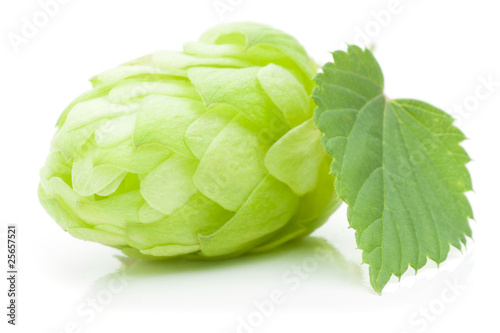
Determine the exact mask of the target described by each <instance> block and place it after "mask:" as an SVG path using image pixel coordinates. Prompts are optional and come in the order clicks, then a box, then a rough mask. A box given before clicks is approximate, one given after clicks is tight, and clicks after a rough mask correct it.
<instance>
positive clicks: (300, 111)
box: [257, 64, 312, 127]
mask: <svg viewBox="0 0 500 333" xmlns="http://www.w3.org/2000/svg"><path fill="white" fill-rule="evenodd" d="M257 77H258V78H259V82H260V84H261V86H262V88H264V90H265V92H266V93H267V95H268V96H269V98H271V100H272V101H273V102H274V104H276V106H277V107H278V109H280V110H281V112H283V114H284V115H285V118H286V120H287V122H288V125H289V126H290V127H295V126H297V125H299V124H301V123H303V122H304V121H305V120H307V119H309V118H311V116H312V114H310V113H309V109H310V108H309V103H310V100H309V95H308V93H307V91H306V90H305V88H304V86H303V85H302V84H301V83H300V82H299V81H298V80H297V79H296V78H295V76H293V75H292V74H290V72H289V71H287V70H286V69H284V68H283V67H281V66H277V65H274V64H269V65H267V66H266V67H264V68H262V69H261V70H260V71H259V73H258V74H257Z"/></svg>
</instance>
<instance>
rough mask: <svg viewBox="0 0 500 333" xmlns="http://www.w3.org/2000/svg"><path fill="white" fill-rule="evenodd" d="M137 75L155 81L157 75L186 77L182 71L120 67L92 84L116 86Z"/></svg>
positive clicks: (103, 74) (151, 67)
mask: <svg viewBox="0 0 500 333" xmlns="http://www.w3.org/2000/svg"><path fill="white" fill-rule="evenodd" d="M137 75H150V76H151V78H152V79H153V78H154V77H155V75H166V76H173V77H176V76H178V77H183V76H186V73H185V71H182V70H176V69H169V70H164V69H159V68H156V67H154V66H148V65H132V66H119V67H115V68H112V69H109V70H107V71H105V72H103V73H101V74H99V75H97V76H96V77H94V78H92V79H91V82H92V83H93V84H94V86H96V85H101V84H104V85H111V84H116V83H117V82H119V81H121V80H123V79H126V78H130V77H135V76H137Z"/></svg>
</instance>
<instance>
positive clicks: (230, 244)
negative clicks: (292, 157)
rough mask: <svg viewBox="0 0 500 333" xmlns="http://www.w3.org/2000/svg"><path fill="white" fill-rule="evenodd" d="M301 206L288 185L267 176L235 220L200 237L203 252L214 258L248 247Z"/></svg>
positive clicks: (238, 212) (281, 224) (280, 225)
mask: <svg viewBox="0 0 500 333" xmlns="http://www.w3.org/2000/svg"><path fill="white" fill-rule="evenodd" d="M298 205H299V199H298V197H297V196H296V195H295V194H294V193H293V192H292V191H291V190H290V188H289V187H288V186H286V185H285V184H283V183H282V182H280V181H279V180H277V179H276V178H274V177H272V176H270V175H269V176H267V177H266V178H265V179H264V180H263V181H262V182H261V183H260V184H259V185H258V186H257V187H256V189H255V191H254V192H253V193H252V194H251V195H250V197H249V198H248V200H247V201H246V202H245V204H244V205H243V206H242V207H241V208H240V209H239V210H238V211H237V212H236V213H235V215H234V217H233V218H232V219H231V220H229V221H228V222H227V223H226V224H224V225H223V226H222V227H221V228H220V229H219V230H217V231H216V232H214V233H213V234H202V236H200V241H201V249H202V254H203V255H204V256H209V257H212V256H221V255H226V254H230V253H232V252H238V251H241V250H245V249H246V248H247V246H248V243H251V242H252V241H254V240H257V239H259V238H261V237H264V236H266V235H268V234H269V233H272V232H273V231H275V230H278V229H279V228H281V227H282V226H284V225H285V224H286V222H288V221H289V219H290V218H291V217H292V216H293V215H294V213H295V211H296V210H297V208H298ZM235 235H238V236H237V237H235ZM252 245H253V244H252Z"/></svg>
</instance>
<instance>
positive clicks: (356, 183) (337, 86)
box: [313, 46, 472, 292]
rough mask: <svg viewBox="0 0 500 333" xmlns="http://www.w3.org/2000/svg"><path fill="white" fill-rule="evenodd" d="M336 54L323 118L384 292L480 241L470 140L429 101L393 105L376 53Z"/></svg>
mask: <svg viewBox="0 0 500 333" xmlns="http://www.w3.org/2000/svg"><path fill="white" fill-rule="evenodd" d="M333 58H334V62H333V63H327V64H326V65H325V66H324V67H323V73H322V74H318V75H317V77H316V82H317V83H318V87H316V88H314V91H313V98H314V100H315V102H316V104H317V105H318V107H317V109H316V110H315V113H314V119H315V121H316V123H317V126H318V128H319V129H320V130H321V131H322V132H323V133H324V136H323V137H322V143H323V146H324V148H325V150H326V151H327V152H328V153H329V154H330V155H331V156H332V158H333V162H332V165H331V171H332V173H333V175H334V176H335V178H336V180H335V188H336V190H337V192H338V194H339V197H340V198H341V199H342V200H344V201H345V202H346V203H347V205H348V206H349V208H348V220H349V223H350V227H352V228H354V229H355V230H356V241H357V244H358V247H359V248H360V249H361V250H363V261H364V262H365V263H367V264H368V265H369V266H370V281H371V285H372V286H373V288H374V289H375V290H376V291H377V292H381V291H382V289H383V287H384V286H385V285H386V283H387V282H388V281H389V279H390V277H391V275H393V274H394V275H395V276H397V277H401V275H402V274H403V273H404V272H405V271H406V270H407V269H408V266H411V267H412V268H414V269H415V270H418V269H419V268H421V267H422V266H424V264H425V263H426V260H427V258H430V259H432V260H433V261H435V262H437V263H440V262H442V261H444V260H445V259H446V257H447V254H448V251H449V247H450V244H451V245H452V246H454V247H456V248H458V249H460V248H461V244H465V242H466V238H465V236H469V237H470V236H471V229H470V227H469V223H468V219H469V218H472V211H471V207H470V205H469V202H468V200H467V198H466V196H465V195H464V193H465V192H467V191H470V190H471V189H472V185H471V179H470V176H469V173H468V171H467V169H466V167H465V164H466V163H467V162H469V157H468V155H467V153H466V152H465V151H464V150H463V148H462V147H461V146H460V142H461V141H463V140H464V138H465V137H464V135H463V134H462V133H461V132H460V131H459V130H458V129H457V128H456V127H454V126H453V125H452V122H453V119H452V118H451V117H450V116H449V115H448V114H446V113H445V112H443V111H441V110H439V109H437V108H435V107H433V106H431V105H429V104H426V103H424V102H420V101H415V100H408V99H399V100H388V99H387V98H386V97H385V96H384V94H383V88H384V79H383V75H382V71H381V70H380V67H379V65H378V63H377V61H376V60H375V59H374V57H373V55H372V53H371V52H370V51H369V50H364V51H362V50H361V49H360V48H358V47H356V46H349V48H348V52H347V53H346V52H340V51H339V52H334V53H333Z"/></svg>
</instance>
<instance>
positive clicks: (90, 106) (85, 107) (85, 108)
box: [64, 96, 140, 131]
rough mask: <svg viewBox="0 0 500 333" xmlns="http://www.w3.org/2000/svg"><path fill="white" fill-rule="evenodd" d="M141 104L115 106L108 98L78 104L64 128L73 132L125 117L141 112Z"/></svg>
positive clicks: (69, 114)
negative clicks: (97, 123) (104, 119)
mask: <svg viewBox="0 0 500 333" xmlns="http://www.w3.org/2000/svg"><path fill="white" fill-rule="evenodd" d="M139 106H140V104H139V103H128V104H115V103H111V102H110V101H109V100H108V97H107V96H103V97H98V98H94V99H91V100H88V101H85V102H81V103H78V104H76V105H75V106H74V107H73V109H71V111H70V112H69V113H68V116H67V118H66V122H65V123H64V127H65V128H66V130H68V131H71V130H74V129H77V128H79V127H82V126H84V125H87V124H89V123H92V122H94V121H96V120H100V119H103V118H110V117H116V116H123V115H126V114H130V113H133V112H136V111H138V110H139Z"/></svg>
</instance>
